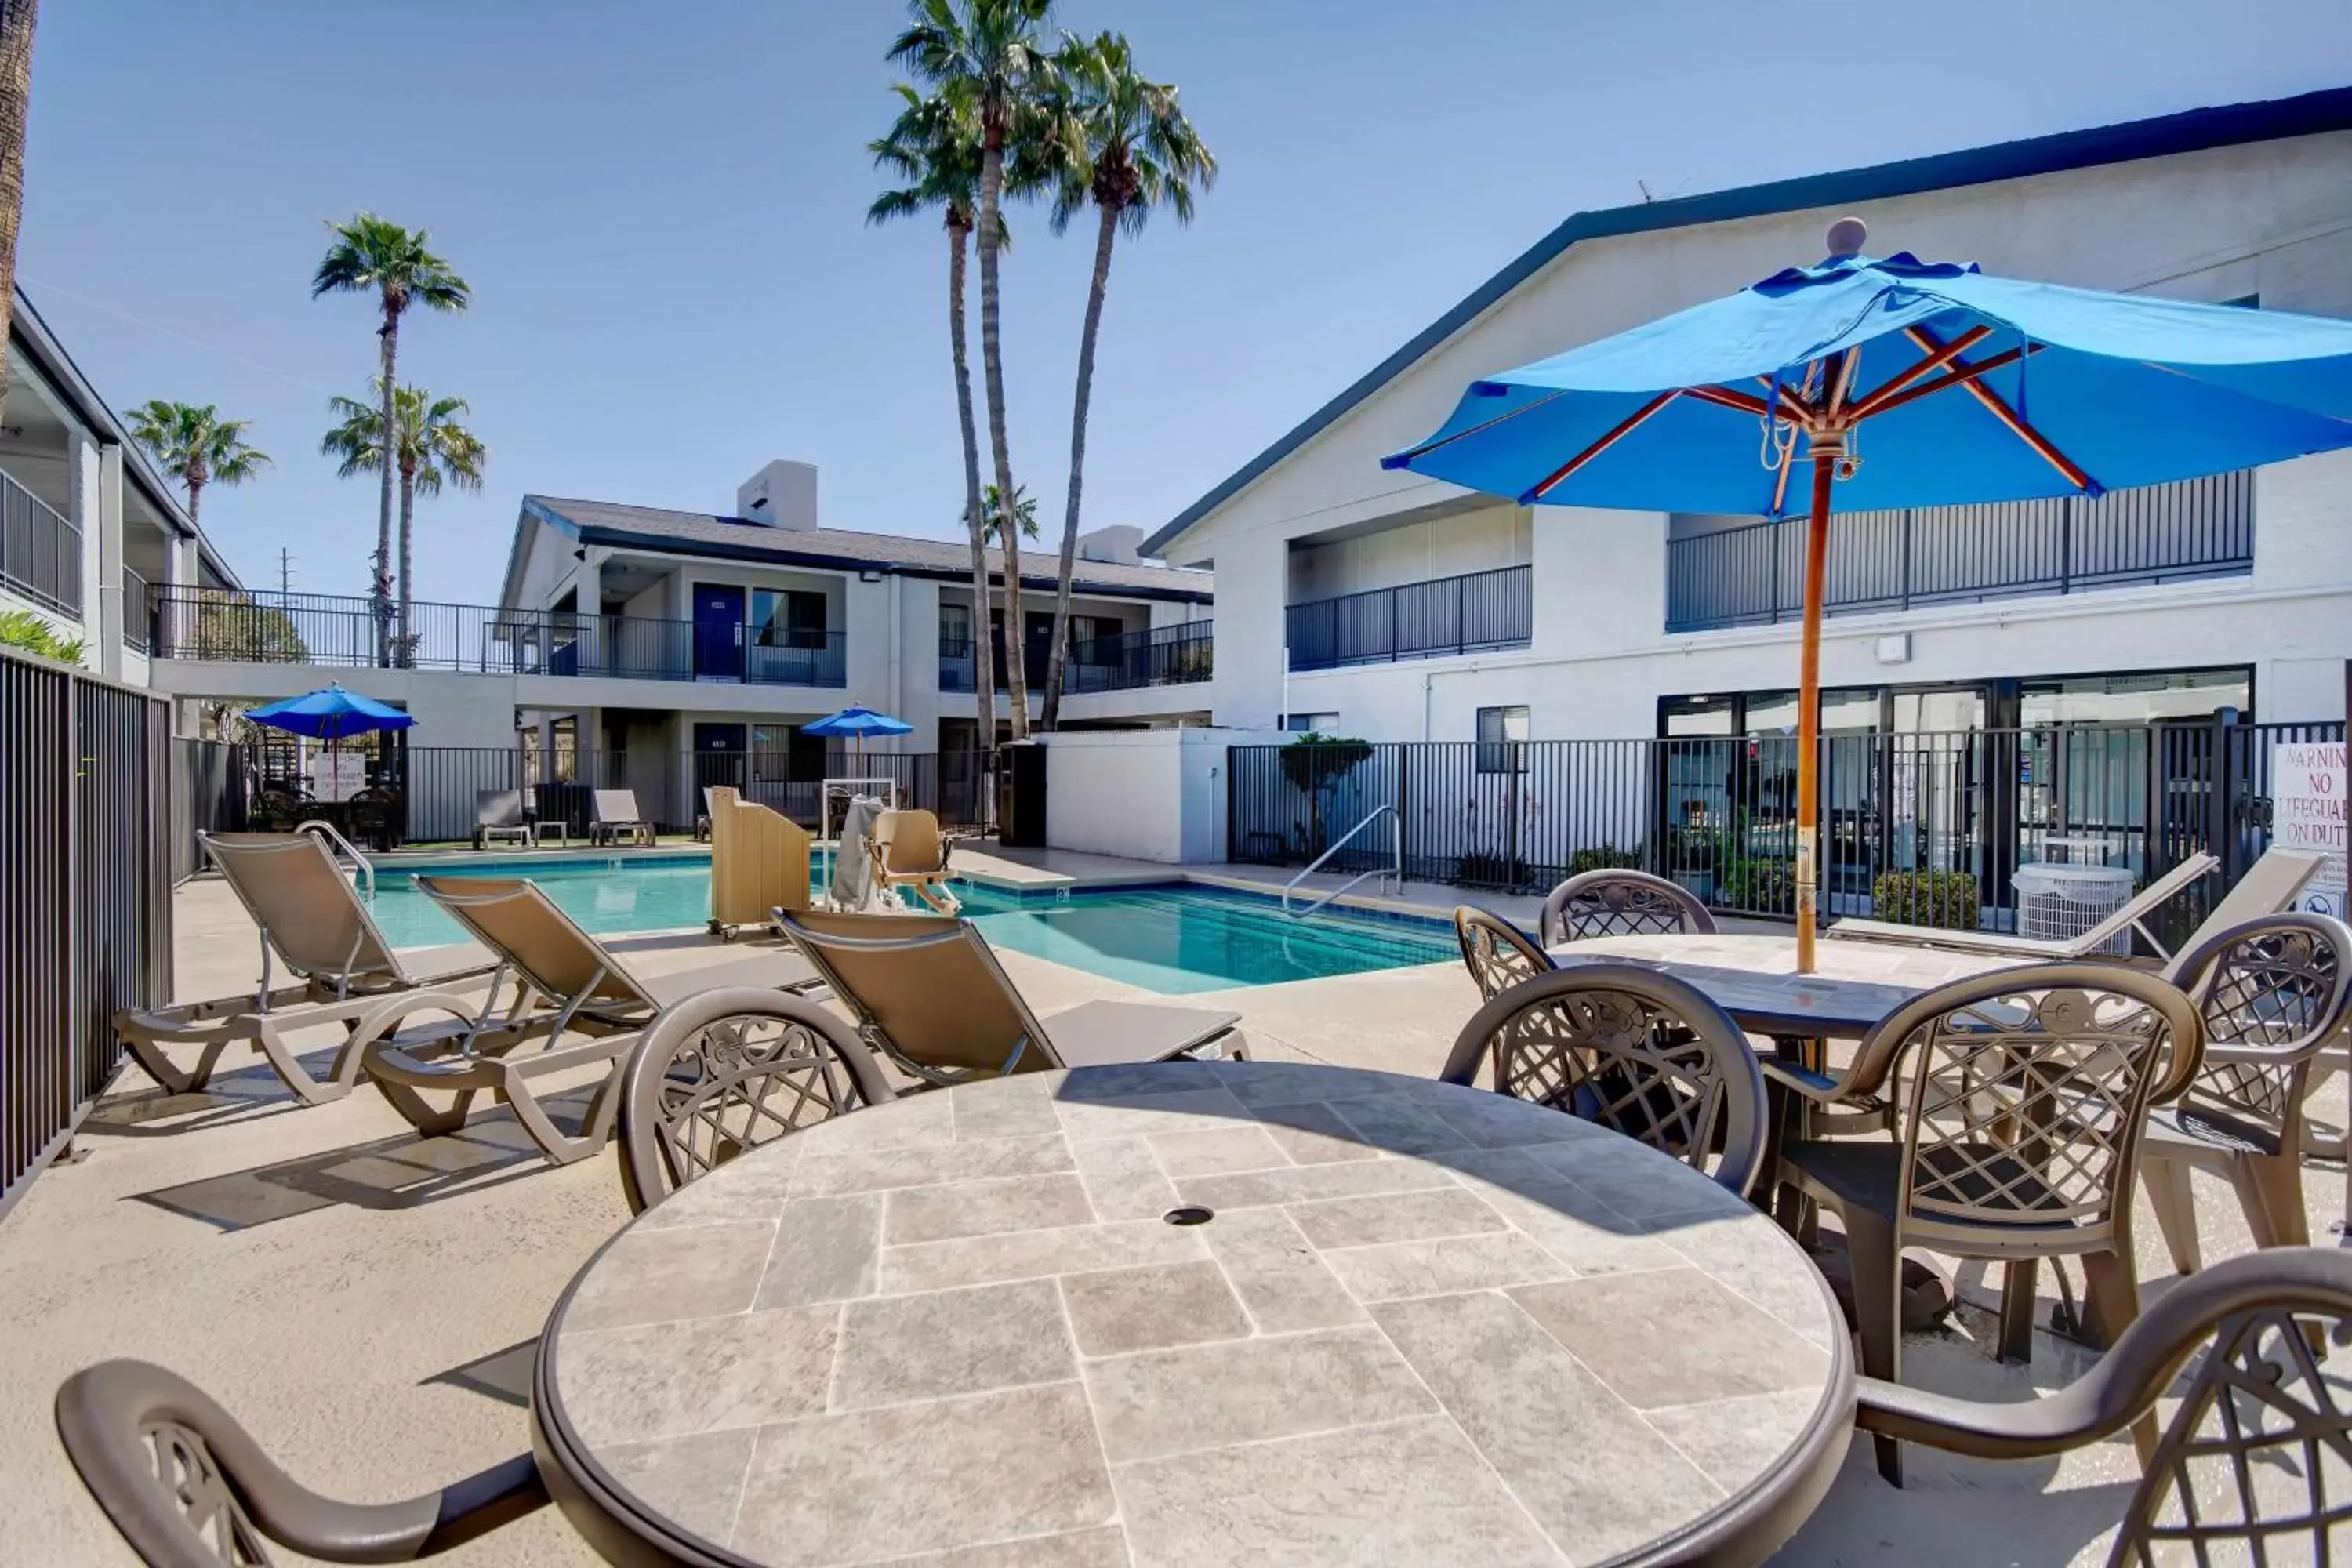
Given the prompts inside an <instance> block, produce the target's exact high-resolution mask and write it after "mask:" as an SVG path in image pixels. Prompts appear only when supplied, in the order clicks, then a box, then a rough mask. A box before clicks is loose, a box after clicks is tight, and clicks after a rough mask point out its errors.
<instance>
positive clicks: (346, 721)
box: [245, 683, 416, 753]
mask: <svg viewBox="0 0 2352 1568" xmlns="http://www.w3.org/2000/svg"><path fill="white" fill-rule="evenodd" d="M245 716H246V717H247V718H248V719H250V720H252V721H254V722H255V723H257V724H267V725H268V726H269V728H271V729H273V730H283V731H286V732H287V733H288V734H289V735H307V736H310V738H311V739H313V740H320V741H324V742H327V748H328V751H329V752H330V753H331V752H333V751H334V749H335V744H336V742H339V741H341V740H342V739H343V737H345V736H346V735H364V734H370V733H373V732H374V731H378V730H405V729H407V728H409V727H410V726H411V725H413V724H415V722H416V721H415V720H414V719H412V718H410V717H409V716H408V715H407V714H405V713H403V712H402V711H401V710H399V709H397V708H392V707H387V706H386V705H385V704H383V703H381V702H378V701H376V700H374V699H373V698H368V697H362V696H360V695H359V694H358V693H357V692H352V691H346V690H344V689H342V687H341V684H340V683H338V684H336V685H332V686H328V687H323V688H321V689H319V690H317V691H309V692H305V693H303V694H302V695H301V696H299V697H289V698H287V699H286V700H284V701H282V702H272V703H270V704H268V706H267V707H262V708H255V709H250V710H247V713H246V715H245Z"/></svg>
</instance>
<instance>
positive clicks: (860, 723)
mask: <svg viewBox="0 0 2352 1568" xmlns="http://www.w3.org/2000/svg"><path fill="white" fill-rule="evenodd" d="M914 732H915V727H914V726H913V725H912V724H909V723H908V722H907V721H905V720H904V719H893V718H891V717H890V715H888V714H887V713H877V712H876V711H874V710H872V709H871V708H863V707H858V706H856V705H854V704H853V705H852V706H850V707H847V708H845V709H843V710H841V711H840V712H838V713H828V714H826V715H825V716H824V718H822V719H819V720H817V721H815V722H814V723H812V724H803V725H802V726H801V733H802V734H803V735H857V736H866V735H911V734H913V733H914Z"/></svg>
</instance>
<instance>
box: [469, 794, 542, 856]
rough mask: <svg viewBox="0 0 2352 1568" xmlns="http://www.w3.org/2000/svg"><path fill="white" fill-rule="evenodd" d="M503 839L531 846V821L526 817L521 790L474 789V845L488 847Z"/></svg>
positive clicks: (525, 846)
mask: <svg viewBox="0 0 2352 1568" xmlns="http://www.w3.org/2000/svg"><path fill="white" fill-rule="evenodd" d="M499 840H504V841H506V842H508V843H512V844H520V845H521V846H522V847H524V848H526V849H528V848H530V847H531V830H530V823H528V822H526V821H524V820H523V815H522V791H520V790H519V789H478V790H476V791H475V792H474V847H475V848H477V849H487V848H488V847H490V846H491V844H493V843H494V842H498V841H499Z"/></svg>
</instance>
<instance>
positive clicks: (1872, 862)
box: [1226, 722, 2344, 934]
mask: <svg viewBox="0 0 2352 1568" xmlns="http://www.w3.org/2000/svg"><path fill="white" fill-rule="evenodd" d="M2343 732H2344V726H2343V725H2342V724H2341V723H2335V722H2329V723H2314V724H2218V723H2203V724H2162V725H2155V726H2051V727H2044V728H2040V729H2026V730H1991V731H1981V730H1980V731H1947V732H1938V733H1929V734H1886V733H1875V732H1873V733H1854V734H1833V735H1828V736H1824V737H1823V738H1822V752H1821V770H1822V771H1821V779H1822V788H1821V801H1822V820H1821V824H1820V828H1821V842H1822V872H1821V880H1822V910H1823V912H1824V914H1825V915H1827V916H1830V917H1841V916H1845V915H1863V914H1868V913H1870V912H1871V910H1872V908H1873V905H1874V899H1875V898H1876V896H1877V893H1878V889H1879V886H1880V879H1882V878H1884V877H1886V876H1888V875H1890V874H1893V875H1901V874H1904V873H1921V872H1926V873H1957V874H1958V875H1962V876H1966V877H1969V878H1971V879H1974V882H1975V885H1976V889H1977V891H1976V899H1977V906H1978V909H1979V925H1981V926H1982V927H1984V928H1986V929H1990V930H2000V929H2008V928H2009V927H2010V926H2011V924H2012V923H2013V916H2012V910H2013V906H2014V895H2013V891H2012V887H2011V879H2012V875H2013V873H2014V872H2015V871H2016V869H2017V868H2018V867H2020V866H2021V865H2024V864H2028V863H2031V862H2032V861H2035V860H2039V859H2042V858H2045V857H2046V856H2047V854H2048V852H2049V850H2050V848H2051V845H2050V843H2049V841H2050V840H2051V839H2053V838H2072V839H2078V840H2086V841H2088V845H2089V847H2092V848H2093V850H2094V851H2095V853H2096V854H2098V855H2099V856H2102V857H2103V858H2105V862H2106V863H2107V864H2110V865H2117V866H2123V867H2126V868H2129V869H2130V870H2131V871H2132V872H2133V874H2134V876H2135V877H2136V878H2137V879H2146V878H2147V877H2149V876H2152V875H2156V874H2158V873H2161V872H2162V871H2164V870H2166V869H2168V868H2170V867H2172V866H2174V865H2176V864H2178V863H2179V861H2180V859H2182V858H2184V857H2185V856H2187V855H2189V854H2191V853H2194V852H2196V851H2199V850H2203V851H2206V852H2209V853H2211V854H2213V855H2215V856H2217V857H2218V858H2220V859H2221V879H2220V881H2221V886H2223V887H2226V886H2227V885H2228V884H2229V883H2230V882H2231V881H2233V880H2234V879H2236V878H2237V876H2238V875H2239V874H2240V873H2241V872H2242V871H2243V870H2244V868H2246V867H2247V866H2248V865H2250V864H2252V861H2253V859H2254V858H2255V857H2256V856H2258V855H2260V854H2261V853H2262V850H2263V847H2264V846H2265V845H2266V844H2267V843H2268V841H2269V824H2270V801H2269V783H2270V766H2271V755H2272V753H2273V751H2274V750H2275V749H2276V748H2277V747H2278V746H2279V745H2281V744H2284V743H2289V742H2302V741H2329V740H2337V739H2340V738H2342V735H2343ZM1796 759H1797V745H1796V742H1795V741H1794V740H1792V739H1787V738H1782V737H1737V736H1709V737H1705V738H1699V739H1672V740H1627V741H1533V742H1513V743H1508V744H1507V745H1503V746H1493V745H1489V746H1480V745H1479V744H1477V743H1476V742H1466V741H1465V742H1425V743H1424V742H1415V743H1405V744H1382V745H1373V744H1369V743H1366V742H1339V743H1335V744H1327V745H1314V746H1300V745H1291V746H1237V747H1234V748H1233V750H1232V755H1231V758H1230V765H1229V766H1228V769H1227V790H1228V801H1227V819H1226V820H1227V824H1228V835H1229V837H1228V845H1227V854H1228V857H1229V858H1232V859H1234V860H1241V861H1253V862H1258V863H1263V864H1276V865H1300V864H1304V863H1306V862H1307V860H1309V859H1311V858H1314V857H1315V856H1316V855H1318V854H1319V853H1321V851H1322V850H1323V848H1324V847H1326V846H1327V845H1328V844H1329V843H1330V842H1332V841H1333V840H1335V839H1337V838H1338V837H1339V836H1340V835H1342V834H1344V833H1345V832H1346V831H1347V830H1348V829H1349V827H1351V826H1354V825H1355V824H1356V823H1358V822H1360V821H1361V820H1362V819H1363V817H1364V816H1366V815H1368V814H1369V813H1370V812H1372V811H1373V810H1376V809H1377V808H1379V807H1381V806H1383V805H1392V806H1394V807H1396V809H1397V813H1398V816H1399V817H1400V818H1401V819H1402V824H1403V829H1404V852H1405V863H1406V866H1405V868H1406V875H1407V876H1408V877H1409V878H1411V879H1414V880H1421V881H1432V882H1453V883H1458V884H1461V885H1463V886H1466V887H1472V888H1486V889H1498V890H1505V891H1510V892H1539V891H1542V890H1544V889H1549V888H1550V887H1552V886H1554V885H1555V884H1557V883H1558V882H1559V881H1560V880H1562V879H1565V878H1567V877H1568V876H1570V875H1571V874H1573V873H1574V872H1577V871H1580V870H1586V869H1591V868H1594V867H1598V866H1607V865H1625V866H1638V867H1641V868H1645V869H1647V870H1651V871H1654V872H1656V873H1658V874H1659V875H1661V876H1665V877H1669V878H1672V879H1674V880H1675V881H1677V882H1680V883H1682V884H1683V885H1684V886H1685V887H1686V888H1688V889H1691V891H1692V892H1694V893H1696V894H1697V895H1698V897H1699V898H1700V899H1701V900H1704V901H1706V903H1707V904H1709V905H1710V906H1712V907H1713V908H1716V909H1718V910H1724V911H1725V912H1727V913H1733V914H1741V915H1756V916H1778V917H1781V918H1790V917H1792V916H1793V914H1794V912H1795V907H1796V899H1795V888H1794V884H1793V882H1792V880H1791V877H1790V859H1791V853H1792V847H1793V837H1794V835H1793V832H1792V829H1793V826H1794V816H1795V814H1794V805H1795V799H1796ZM2071 852H2072V851H2071V849H2070V853H2071ZM1384 853H1385V851H1384V850H1373V849H1366V850H1362V851H1359V850H1357V849H1355V848H1354V847H1349V848H1347V849H1343V850H1342V851H1341V852H1340V853H1339V856H1337V857H1335V858H1334V862H1333V864H1334V867H1335V868H1354V869H1369V868H1370V867H1371V866H1372V865H1374V864H1375V863H1376V862H1378V861H1379V860H1380V859H1381V857H1382V856H1383V855H1384ZM2185 902H2186V903H2187V905H2188V907H2187V908H2186V909H2184V910H2173V911H2170V912H2169V915H2168V919H2169V920H2171V921H2174V922H2185V923H2181V924H2180V930H2183V931H2185V930H2186V929H2187V928H2188V926H2189V925H2191V924H2193V923H2194V920H2195V919H2196V918H2199V916H2200V913H2201V904H2200V901H2199V900H2185ZM2176 934H2177V933H2176Z"/></svg>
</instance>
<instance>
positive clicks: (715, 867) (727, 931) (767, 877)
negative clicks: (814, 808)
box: [703, 784, 809, 937]
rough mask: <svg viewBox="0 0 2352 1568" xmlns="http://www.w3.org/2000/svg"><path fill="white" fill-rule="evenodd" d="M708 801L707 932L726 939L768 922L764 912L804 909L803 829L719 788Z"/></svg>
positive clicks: (805, 864)
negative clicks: (746, 927)
mask: <svg viewBox="0 0 2352 1568" xmlns="http://www.w3.org/2000/svg"><path fill="white" fill-rule="evenodd" d="M703 793H704V794H705V795H708V796H709V802H710V930H711V932H712V934H714V935H717V936H720V937H730V936H732V935H733V934H734V933H735V931H736V929H737V928H738V927H740V926H756V925H765V924H767V923H768V911H769V910H772V909H776V908H778V907H779V906H781V907H782V908H784V909H788V910H804V909H806V908H808V907H809V836H808V830H807V829H806V828H804V827H803V826H801V825H800V824H799V823H797V822H794V821H793V819H792V818H790V817H788V816H783V815H782V813H780V812H775V811H772V810H770V809H769V808H768V807H766V806H764V805H760V804H758V803H757V802H755V801H748V800H745V799H743V798H742V797H741V796H740V795H737V794H736V793H735V791H733V790H732V789H730V788H728V787H727V786H726V785H724V784H717V785H713V786H712V787H711V788H709V789H708V790H706V791H704V792H703Z"/></svg>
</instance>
